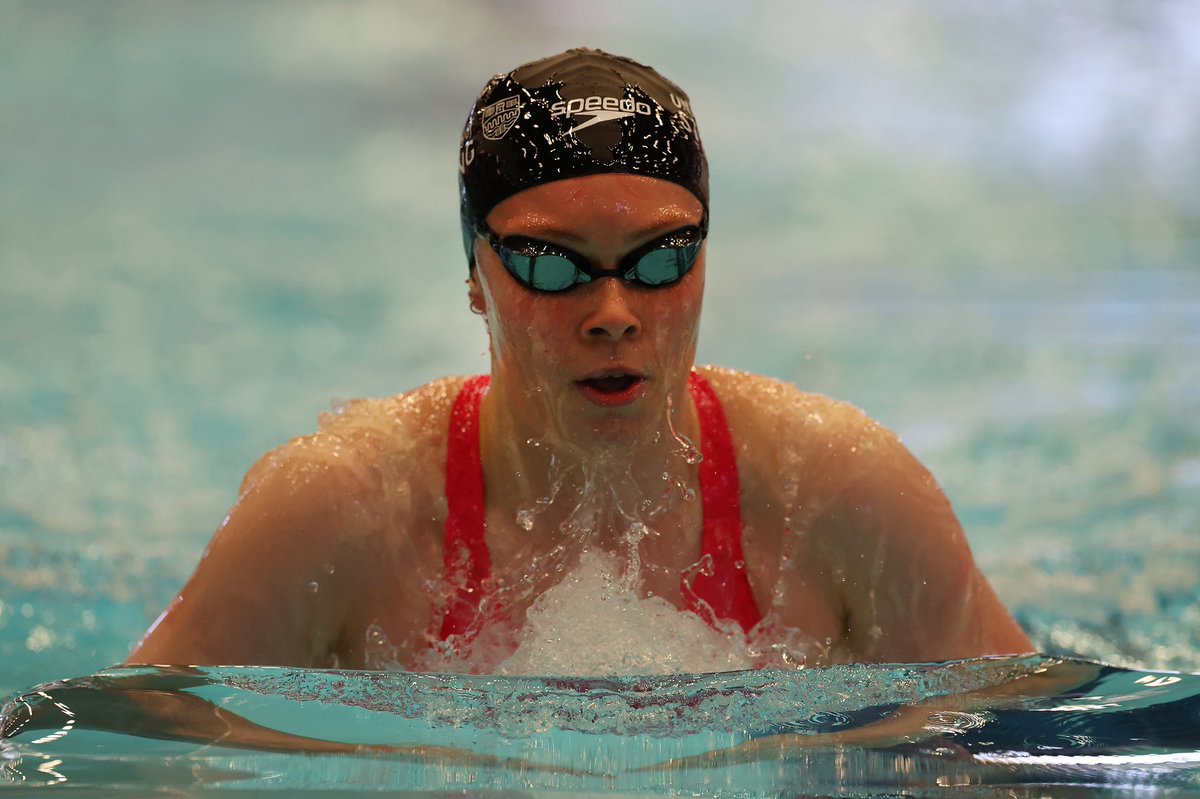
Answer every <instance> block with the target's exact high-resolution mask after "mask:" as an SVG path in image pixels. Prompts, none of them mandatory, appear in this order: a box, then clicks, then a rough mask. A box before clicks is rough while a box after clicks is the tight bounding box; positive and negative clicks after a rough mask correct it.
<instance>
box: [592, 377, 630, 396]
mask: <svg viewBox="0 0 1200 799" xmlns="http://www.w3.org/2000/svg"><path fill="white" fill-rule="evenodd" d="M638 379H639V378H637V377H635V376H634V375H611V376H606V377H593V378H591V379H590V380H584V381H582V382H583V383H586V384H587V385H588V386H590V387H592V388H593V389H595V390H596V391H599V392H600V393H601V394H619V393H620V392H622V391H627V390H629V388H630V387H631V386H632V385H633V384H634V383H636V382H637V381H638Z"/></svg>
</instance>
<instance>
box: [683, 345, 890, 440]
mask: <svg viewBox="0 0 1200 799" xmlns="http://www.w3.org/2000/svg"><path fill="white" fill-rule="evenodd" d="M697 371H699V372H701V374H703V375H704V377H706V378H707V379H708V381H709V382H710V383H711V384H712V386H713V388H714V390H716V392H717V396H718V397H719V398H720V400H721V405H722V407H723V408H724V410H725V415H726V417H727V419H728V421H729V427H730V432H731V433H732V434H733V438H734V443H735V445H736V446H738V448H739V449H750V450H754V451H756V452H758V453H759V454H762V455H766V454H767V453H774V452H778V451H780V450H783V451H786V452H789V453H790V454H793V455H803V454H812V453H813V452H815V451H821V452H823V453H826V455H828V454H836V453H841V452H842V451H847V452H849V451H858V449H859V448H861V447H867V448H871V447H872V446H873V445H875V444H877V443H880V442H886V441H890V440H892V439H894V438H895V436H894V434H892V433H891V432H890V431H889V430H887V429H886V428H885V427H883V426H882V425H880V424H879V423H878V422H876V421H875V420H874V419H872V418H871V417H870V416H868V415H867V414H866V413H864V412H863V411H862V410H860V409H859V408H857V407H855V406H854V405H852V404H850V403H848V402H843V401H841V400H837V399H834V398H833V397H829V396H826V395H824V394H817V393H813V392H809V391H803V390H801V389H800V388H798V387H797V386H795V385H793V384H791V383H788V382H786V381H783V380H778V379H775V378H771V377H766V376H764V375H757V374H752V373H749V372H741V371H736V370H733V369H726V368H723V367H714V366H706V367H698V368H697Z"/></svg>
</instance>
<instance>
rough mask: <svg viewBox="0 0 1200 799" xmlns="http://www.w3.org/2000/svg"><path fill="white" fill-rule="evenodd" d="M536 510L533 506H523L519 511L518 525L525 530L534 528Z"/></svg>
mask: <svg viewBox="0 0 1200 799" xmlns="http://www.w3.org/2000/svg"><path fill="white" fill-rule="evenodd" d="M533 517H534V511H533V510H532V509H531V508H522V509H520V510H518V511H517V526H518V527H520V528H521V529H522V530H524V531H525V532H529V531H530V530H532V529H533Z"/></svg>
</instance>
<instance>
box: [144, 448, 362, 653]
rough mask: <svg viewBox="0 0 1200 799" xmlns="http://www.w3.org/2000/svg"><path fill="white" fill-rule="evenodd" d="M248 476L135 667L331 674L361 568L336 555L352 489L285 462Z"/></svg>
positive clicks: (330, 474)
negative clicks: (324, 669) (277, 668)
mask: <svg viewBox="0 0 1200 799" xmlns="http://www.w3.org/2000/svg"><path fill="white" fill-rule="evenodd" d="M268 457H269V458H270V456H268ZM251 476H252V478H253V479H248V480H247V484H246V486H245V487H244V490H243V492H242V495H241V497H240V498H239V499H238V502H237V504H236V505H235V506H234V508H233V510H232V511H231V512H230V513H229V515H228V516H227V517H226V519H225V521H224V523H223V524H222V525H221V527H220V528H219V529H218V530H217V533H216V535H215V536H214V537H213V540H212V542H211V543H210V544H209V547H208V550H207V551H206V552H205V554H204V557H203V558H202V559H201V561H200V564H199V565H198V566H197V568H196V571H195V574H194V575H193V576H192V578H191V579H190V580H189V581H188V583H187V585H185V586H184V588H183V590H182V591H181V592H180V594H179V595H178V596H177V597H176V598H175V600H174V601H173V602H172V603H171V604H170V606H169V607H168V608H167V610H166V612H165V613H163V615H162V616H161V617H160V618H159V620H158V621H157V622H156V623H155V624H154V625H153V626H152V627H151V628H150V630H149V632H147V633H146V635H145V637H144V638H143V639H142V640H141V641H140V642H139V643H138V644H137V646H136V647H135V649H134V651H133V652H132V653H131V654H130V656H129V659H128V662H129V663H156V664H177V665H178V664H190V665H291V666H324V665H327V660H328V655H329V652H330V650H331V648H332V647H333V646H334V644H335V641H336V638H337V635H338V632H339V628H340V620H341V618H342V614H343V613H344V604H345V601H346V595H347V592H348V588H347V586H346V584H345V580H344V579H343V578H344V576H346V575H351V574H353V573H354V571H355V570H356V567H357V566H358V565H359V564H354V563H347V562H346V559H347V558H349V557H352V554H351V552H350V551H349V550H348V548H346V547H337V546H335V544H336V543H337V542H338V540H339V539H340V538H341V532H342V531H343V529H344V528H345V527H346V526H347V524H348V518H347V517H348V516H350V515H351V514H349V513H348V512H347V509H346V506H347V504H348V503H349V500H348V499H347V492H348V490H349V489H350V487H349V486H342V485H340V484H339V483H340V482H342V481H341V480H339V479H338V475H337V473H336V472H335V471H333V470H332V469H331V468H330V467H328V466H322V465H320V464H314V463H312V462H307V463H303V462H292V461H287V460H286V459H283V460H282V461H281V462H275V463H269V464H267V465H265V466H264V464H260V465H259V466H257V467H256V468H255V470H254V471H253V472H252V473H251ZM330 567H333V568H332V571H333V574H332V575H331V574H329V573H328V572H329V571H330ZM339 567H340V568H339ZM314 583H315V584H316V586H317V587H316V590H315V591H314V590H313V588H312V586H313V584H314Z"/></svg>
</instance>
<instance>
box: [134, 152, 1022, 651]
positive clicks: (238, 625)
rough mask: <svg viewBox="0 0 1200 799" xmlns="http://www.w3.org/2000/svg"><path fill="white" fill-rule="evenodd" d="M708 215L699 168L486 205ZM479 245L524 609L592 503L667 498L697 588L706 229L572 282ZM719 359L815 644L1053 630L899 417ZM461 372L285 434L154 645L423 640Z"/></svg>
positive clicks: (491, 484)
mask: <svg viewBox="0 0 1200 799" xmlns="http://www.w3.org/2000/svg"><path fill="white" fill-rule="evenodd" d="M701 213H702V209H701V206H700V204H699V202H698V201H697V200H696V199H695V198H694V197H693V196H692V195H691V194H690V193H689V192H687V191H686V190H684V189H682V188H681V187H679V186H677V185H675V184H672V183H668V182H665V181H660V180H655V179H652V178H645V177H638V176H630V175H597V176H591V177H585V178H575V179H572V180H565V181H560V182H556V183H549V184H545V185H543V186H539V187H536V188H533V189H530V190H527V191H524V192H522V193H520V194H517V195H515V196H513V197H510V198H509V199H507V200H505V201H504V202H503V203H501V204H499V205H498V206H496V208H495V209H493V210H492V212H491V213H490V214H489V216H488V220H487V221H488V224H489V226H490V227H491V228H492V230H494V231H495V232H496V233H497V235H499V236H500V237H501V238H505V237H508V236H517V235H520V236H525V237H531V238H537V239H541V240H545V241H549V242H552V243H555V244H558V245H561V246H564V247H569V248H570V249H572V250H574V251H576V252H578V253H580V254H582V255H584V256H586V257H587V258H588V259H589V260H590V261H591V262H592V263H593V264H594V265H595V266H596V267H597V268H600V269H611V268H613V267H614V266H615V265H616V263H617V262H618V261H619V260H620V259H621V257H622V256H623V255H625V254H626V253H628V252H630V251H631V250H633V249H635V248H637V247H638V246H639V245H641V244H642V243H644V242H646V241H649V240H651V239H654V238H656V237H658V236H661V235H662V234H664V233H666V232H669V231H673V230H676V229H678V228H680V227H682V226H686V225H689V224H697V223H699V221H700V218H701ZM475 253H476V261H477V266H476V267H475V269H474V270H473V272H472V275H471V278H470V280H469V283H468V286H469V289H468V293H469V302H470V304H471V307H472V308H473V309H474V310H475V311H476V312H478V313H481V314H482V315H483V316H484V319H485V321H486V324H487V328H488V334H489V338H490V342H491V375H492V385H491V389H490V390H489V392H488V394H487V396H486V397H485V400H484V404H483V407H482V412H481V449H482V457H483V468H484V479H485V485H486V502H487V520H488V529H487V543H488V547H489V549H490V551H491V555H492V573H493V575H494V576H495V577H496V578H497V579H498V580H499V581H501V582H502V583H504V585H505V586H506V590H509V591H510V592H511V593H510V596H509V599H510V601H509V603H508V604H509V608H510V610H511V612H512V614H513V616H514V619H515V620H516V621H517V623H519V620H520V619H521V618H522V614H523V611H524V609H525V608H526V607H527V606H528V604H529V602H530V601H531V600H532V599H533V598H534V597H535V596H536V595H537V594H538V593H540V592H541V591H544V590H545V589H546V588H548V587H549V586H551V585H553V584H554V583H556V582H557V581H558V580H560V579H561V577H562V574H563V572H562V571H558V570H557V567H558V566H562V565H565V566H566V567H567V569H568V570H569V566H570V564H571V560H570V558H571V551H572V546H571V544H572V541H573V539H572V536H573V535H574V534H575V533H574V532H572V529H573V528H572V527H571V525H572V524H573V523H575V522H577V521H578V520H579V518H580V509H581V508H585V509H586V510H587V514H586V516H587V520H588V521H589V523H590V524H591V525H592V528H593V529H594V533H593V534H592V537H591V538H590V539H589V540H590V541H591V542H592V543H593V544H594V545H596V546H600V547H603V548H606V549H610V550H612V551H614V552H617V553H618V554H620V553H621V552H622V551H623V550H622V548H623V547H625V548H627V547H628V544H627V543H623V542H622V540H621V533H622V532H623V531H624V530H625V529H626V528H627V525H628V522H629V521H630V519H631V518H642V517H645V518H646V519H647V520H648V521H647V523H648V525H649V526H650V527H651V528H652V534H651V535H649V536H648V537H647V538H646V539H645V540H644V541H642V542H641V544H640V545H639V547H638V554H639V557H640V558H641V564H642V574H641V575H640V576H641V578H642V591H643V592H644V593H653V594H655V595H658V596H662V597H664V598H666V599H668V600H669V601H672V602H674V603H675V604H676V605H679V604H680V602H681V597H680V592H679V574H680V572H681V571H683V570H685V569H687V568H688V567H689V566H691V565H692V564H693V563H694V562H695V560H696V558H697V556H698V550H699V536H700V527H701V523H702V520H701V518H700V508H699V504H700V503H699V502H697V501H692V500H689V499H687V492H688V491H689V490H690V491H692V492H695V491H697V490H698V486H697V484H698V480H697V470H696V467H695V465H694V464H693V463H689V462H688V460H687V459H686V458H685V457H684V455H683V454H682V449H683V445H682V443H681V442H684V441H687V440H690V441H696V440H697V434H698V433H697V422H696V416H695V411H694V408H693V407H692V404H691V400H690V397H689V396H688V393H687V388H686V386H687V375H688V372H689V370H690V369H691V368H692V365H693V360H694V356H695V347H696V336H697V331H698V326H699V318H700V308H701V298H702V294H703V287H704V275H705V270H706V264H705V256H704V252H703V251H702V252H701V255H700V258H699V260H698V262H697V263H696V265H695V267H694V268H693V269H692V271H691V272H689V273H688V274H687V275H686V276H685V277H684V278H683V279H682V280H681V281H679V282H678V283H677V284H674V285H672V286H669V287H666V288H660V289H647V288H644V287H638V286H634V285H629V284H627V283H625V282H623V281H621V280H617V279H607V278H606V279H601V280H598V281H595V282H593V283H590V284H588V285H585V286H581V287H577V288H575V289H573V290H572V291H569V292H566V293H563V294H557V295H547V294H542V293H535V292H531V291H529V290H527V289H525V288H524V287H522V286H520V285H519V284H518V283H517V282H516V281H515V280H514V279H513V278H512V277H511V276H510V275H508V274H507V273H506V272H505V270H504V268H503V266H502V265H501V264H500V262H499V259H498V258H497V256H496V254H495V253H494V252H493V251H492V249H491V248H490V247H489V246H488V244H487V243H486V242H484V241H483V240H482V239H477V240H476V250H475ZM702 371H703V373H704V374H705V375H706V376H707V377H708V379H709V380H710V382H711V383H712V385H713V387H714V388H715V390H716V391H717V394H718V396H719V397H720V399H721V402H722V404H723V405H724V408H725V412H726V415H727V417H728V419H729V424H730V429H731V432H732V435H733V440H734V442H735V444H736V445H737V466H738V473H739V479H740V481H741V503H742V509H743V524H744V536H743V546H744V549H745V555H746V568H747V570H748V574H749V577H750V581H751V585H752V587H753V590H754V593H755V598H756V600H757V602H758V605H759V607H760V608H761V609H763V611H764V612H768V611H769V617H770V618H771V619H772V620H773V621H774V622H775V623H776V624H777V625H778V627H779V629H781V630H782V629H784V628H786V629H789V630H792V631H794V632H796V633H797V634H799V635H800V636H801V638H802V640H803V642H804V643H803V645H802V646H801V650H802V651H801V653H800V657H802V658H804V659H807V662H808V663H809V664H810V665H820V664H823V663H829V662H836V661H847V660H857V661H899V662H916V661H939V660H948V659H956V658H965V657H973V656H978V655H987V654H1001V653H1016V652H1027V651H1029V650H1030V649H1031V647H1030V644H1029V641H1028V639H1027V638H1026V637H1025V635H1024V634H1023V633H1022V632H1021V630H1020V629H1019V628H1018V627H1017V625H1016V624H1015V623H1014V622H1013V620H1012V619H1011V617H1010V616H1009V615H1008V613H1007V611H1005V609H1004V608H1003V606H1002V605H1001V604H1000V602H999V601H998V600H997V598H996V596H995V594H994V593H993V592H992V590H991V588H990V586H988V584H987V582H986V581H985V580H984V578H983V577H982V575H981V574H980V573H979V571H978V569H977V568H976V567H975V565H974V562H973V560H972V558H971V554H970V551H969V549H968V548H967V545H966V541H965V539H964V537H963V534H962V530H961V528H960V527H959V524H958V522H957V520H956V518H955V516H954V513H953V511H952V510H951V508H950V505H949V503H948V502H947V501H946V499H945V497H944V496H943V495H942V493H941V491H940V490H939V488H938V486H937V484H936V483H935V481H934V480H933V478H932V477H931V476H930V475H929V473H928V472H927V471H926V470H925V469H924V468H923V467H922V466H921V465H920V464H919V463H918V462H917V461H916V460H915V458H913V456H912V455H911V454H910V453H909V452H908V451H907V450H906V449H905V448H904V447H903V446H902V445H901V444H900V442H899V441H898V439H897V438H896V437H895V436H894V435H893V434H892V433H890V432H889V431H887V430H885V429H883V428H882V427H880V426H878V425H877V424H876V423H874V422H873V421H872V420H870V419H869V418H867V417H866V416H864V415H863V414H862V413H861V412H859V411H857V410H856V409H854V408H851V407H850V406H848V405H845V404H843V403H838V402H836V401H834V400H831V399H828V398H825V397H820V396H816V395H811V394H806V393H804V392H801V391H800V390H798V389H797V388H795V387H794V386H790V385H787V384H783V383H780V382H777V381H774V380H770V379H768V378H764V377H759V376H755V375H749V374H744V373H736V372H730V371H726V370H719V369H703V370H702ZM461 382H462V381H461V379H459V378H448V379H445V380H441V381H436V382H434V383H431V384H428V385H426V386H422V387H420V388H418V389H416V390H414V391H412V392H409V393H407V394H403V395H400V396H398V397H393V398H391V399H387V400H376V401H364V402H360V403H358V404H356V405H353V406H351V407H350V408H349V409H348V410H347V411H346V412H345V413H343V414H341V415H340V416H338V417H336V418H334V417H331V418H329V419H326V420H324V421H323V424H322V429H321V431H320V432H318V433H317V434H315V435H313V436H308V437H305V438H302V439H297V440H295V441H293V442H291V443H290V444H288V445H286V446H284V447H281V448H279V449H278V450H275V451H274V452H272V453H269V454H268V455H267V456H265V457H264V458H263V460H262V461H260V463H259V464H257V465H256V466H255V467H254V468H253V469H252V470H251V472H250V473H249V474H248V475H247V477H246V480H245V482H244V483H243V487H242V492H241V495H240V497H239V500H238V502H237V504H236V505H235V507H234V509H233V510H232V511H231V513H230V514H229V516H228V517H227V518H226V520H225V522H224V524H222V526H221V528H220V529H219V530H218V532H217V534H216V536H215V537H214V539H213V542H212V544H211V545H210V547H209V549H208V551H207V553H206V554H205V557H204V559H203V560H202V561H201V563H200V565H199V567H198V568H197V571H196V573H195V575H194V576H193V578H192V579H191V580H190V581H189V583H188V584H187V585H186V586H185V587H184V589H183V591H182V592H181V594H180V596H179V597H178V598H177V599H176V600H175V602H173V603H172V605H171V606H170V607H169V608H168V610H167V612H166V613H165V614H164V615H163V617H162V618H160V620H159V621H158V622H157V623H156V625H155V626H154V627H153V628H152V629H151V630H150V632H149V633H148V634H147V636H146V637H145V638H144V639H143V641H142V642H141V643H140V644H139V646H138V648H137V649H135V651H134V652H133V654H132V655H131V656H130V661H131V662H154V663H176V664H182V663H195V664H218V663H220V664H260V665H270V664H289V665H308V666H325V665H332V664H338V665H340V666H343V667H352V668H353V667H370V666H373V665H378V664H379V663H380V662H383V661H386V662H390V663H395V664H399V665H406V666H412V665H414V664H417V663H419V662H420V660H421V658H422V657H423V656H424V653H427V652H428V650H429V636H430V633H431V630H432V629H433V628H434V626H435V625H436V619H437V607H438V604H439V599H438V590H439V589H438V585H439V582H440V577H441V570H442V554H443V553H442V541H443V538H444V524H445V519H446V497H445V487H444V485H443V481H444V475H445V458H446V442H447V429H448V422H449V409H450V405H451V403H452V402H453V398H454V396H455V394H456V393H457V390H458V387H459V386H460V385H461ZM664 474H667V475H669V476H670V477H671V479H672V481H673V482H671V483H670V484H669V485H665V484H664V480H663V475H664ZM672 486H674V487H675V488H672ZM664 488H665V489H666V490H665V491H664ZM531 507H536V508H537V509H538V514H537V518H536V523H535V524H534V525H533V527H532V529H530V530H525V529H523V527H522V526H521V525H518V524H517V522H516V519H518V517H519V515H520V514H521V513H522V512H523V511H524V510H527V509H529V508H531ZM781 634H782V633H781Z"/></svg>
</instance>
